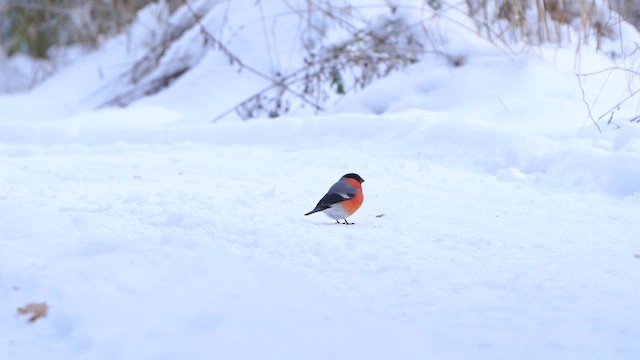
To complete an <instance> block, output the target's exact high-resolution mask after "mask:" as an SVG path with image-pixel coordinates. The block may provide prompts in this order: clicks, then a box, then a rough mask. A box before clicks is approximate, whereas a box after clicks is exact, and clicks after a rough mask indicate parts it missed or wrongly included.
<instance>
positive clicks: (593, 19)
mask: <svg viewBox="0 0 640 360" xmlns="http://www.w3.org/2000/svg"><path fill="white" fill-rule="evenodd" d="M466 3H467V8H468V11H469V16H470V17H471V18H472V19H474V21H475V23H476V26H477V28H478V29H479V31H480V32H481V33H482V34H483V35H484V36H486V37H487V38H489V39H492V40H495V41H501V42H505V43H508V44H523V43H524V44H527V45H540V44H544V43H555V44H558V45H564V44H568V43H572V42H573V43H575V42H576V41H577V43H578V44H579V43H580V42H588V41H589V40H591V39H593V40H595V42H596V45H598V44H599V43H600V42H601V41H602V40H603V39H604V38H612V37H613V36H615V25H616V24H617V23H618V22H619V18H618V14H617V13H614V12H612V11H611V10H610V9H609V4H608V1H606V0H497V1H494V0H466Z"/></svg>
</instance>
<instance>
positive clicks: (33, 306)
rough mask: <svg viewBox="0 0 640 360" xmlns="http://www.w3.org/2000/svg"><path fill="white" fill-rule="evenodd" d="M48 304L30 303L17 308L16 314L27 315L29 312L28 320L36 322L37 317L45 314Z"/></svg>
mask: <svg viewBox="0 0 640 360" xmlns="http://www.w3.org/2000/svg"><path fill="white" fill-rule="evenodd" d="M48 311H49V306H48V305H47V303H40V304H38V303H30V304H27V305H26V306H24V307H21V308H18V314H20V315H28V314H31V317H30V318H29V322H36V321H37V320H38V319H40V318H43V317H45V316H47V312H48Z"/></svg>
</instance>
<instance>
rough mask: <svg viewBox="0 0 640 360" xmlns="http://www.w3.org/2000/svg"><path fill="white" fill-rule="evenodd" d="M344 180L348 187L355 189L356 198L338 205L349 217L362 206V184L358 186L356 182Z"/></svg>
mask: <svg viewBox="0 0 640 360" xmlns="http://www.w3.org/2000/svg"><path fill="white" fill-rule="evenodd" d="M345 180H346V181H347V182H348V183H349V185H352V186H354V187H355V188H356V196H354V197H353V198H351V199H349V200H345V201H343V202H341V203H340V206H342V209H344V211H345V212H346V213H347V214H348V215H347V216H351V214H353V213H354V212H356V210H358V209H359V208H360V205H362V202H363V201H364V194H363V193H362V184H360V183H359V182H358V180H355V179H348V178H347V179H345Z"/></svg>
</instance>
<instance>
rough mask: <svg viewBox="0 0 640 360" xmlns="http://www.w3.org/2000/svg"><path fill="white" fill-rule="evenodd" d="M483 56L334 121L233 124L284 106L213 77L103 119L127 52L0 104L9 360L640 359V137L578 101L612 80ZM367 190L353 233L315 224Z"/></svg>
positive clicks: (352, 100)
mask: <svg viewBox="0 0 640 360" xmlns="http://www.w3.org/2000/svg"><path fill="white" fill-rule="evenodd" d="M251 3H253V2H251ZM225 4H226V3H225ZM247 16H249V15H247ZM252 16H253V15H252ZM252 24H253V23H252ZM253 25H255V24H253ZM258 25H259V24H258ZM255 28H256V29H257V30H253V31H260V30H259V29H260V26H255ZM628 31H630V30H628ZM250 35H251V33H249V34H241V35H238V36H242V37H243V38H247V39H248V38H250V37H251V36H250ZM628 36H629V37H634V38H635V37H637V35H635V34H630V35H628ZM256 41H257V40H256ZM457 41H462V40H457ZM465 41H467V42H468V46H466V47H464V48H465V50H466V51H465V53H464V56H465V58H466V62H465V65H463V66H462V67H459V68H453V67H451V66H449V65H448V64H447V63H446V61H444V60H442V59H439V58H434V57H430V56H426V57H425V59H424V60H423V61H421V62H420V63H418V64H416V65H414V66H412V67H410V68H408V69H406V71H404V72H400V73H396V74H394V75H392V76H390V77H388V78H385V79H383V80H381V81H378V82H376V83H374V84H373V85H372V86H370V87H369V88H367V89H365V90H364V91H361V92H358V93H353V94H350V95H348V96H346V97H345V98H344V99H342V100H341V101H340V102H339V103H338V104H336V105H335V106H333V107H332V108H331V109H330V110H329V111H328V112H327V113H325V114H321V115H319V116H310V115H308V114H305V113H304V112H300V113H294V114H292V115H291V116H287V117H281V118H278V119H255V120H251V121H246V122H241V121H239V120H237V119H235V118H234V117H233V116H231V117H230V118H227V119H225V120H224V121H220V122H217V123H213V124H212V123H210V122H209V120H211V119H212V118H214V117H215V116H216V115H218V114H219V113H220V112H222V111H225V110H227V109H228V108H229V107H230V106H232V105H233V102H232V99H234V98H238V99H242V98H243V96H245V95H242V94H251V93H252V92H254V91H256V89H259V88H261V87H262V86H263V85H264V84H263V81H264V80H263V79H255V78H252V77H251V75H250V74H249V75H247V74H237V73H235V72H234V70H230V69H229V68H227V67H226V66H228V65H227V64H224V62H223V61H222V60H221V59H222V58H215V54H208V55H206V56H204V58H203V59H202V60H201V62H200V65H199V66H198V67H196V68H195V69H194V70H193V71H192V72H190V73H187V74H186V75H185V76H184V77H183V78H181V79H180V80H178V81H177V82H176V83H175V84H174V85H173V86H172V87H170V88H168V89H167V90H166V91H164V92H162V93H160V94H157V95H155V96H151V97H148V98H143V99H141V100H139V101H137V102H135V103H134V104H132V105H131V106H129V107H127V108H102V109H96V106H97V105H98V104H100V103H101V102H102V101H103V100H104V99H105V98H106V97H108V96H109V95H110V94H106V93H104V91H102V92H101V91H99V90H100V89H103V90H104V89H105V88H109V87H110V86H111V85H112V84H113V81H114V79H116V78H117V77H118V74H117V71H116V70H115V69H116V68H117V64H118V63H119V62H122V61H123V60H122V59H123V57H124V56H125V54H127V52H126V44H127V39H126V37H125V36H123V37H119V38H115V39H113V40H110V41H109V42H107V43H106V44H105V46H104V47H102V48H101V49H100V50H97V51H96V52H93V53H90V54H86V55H85V56H82V57H79V58H78V59H77V60H76V62H75V63H74V64H73V65H71V66H70V67H68V68H66V69H65V70H63V71H61V72H60V73H58V74H57V75H55V76H53V77H52V78H50V79H49V80H48V81H46V82H45V83H43V84H41V85H40V86H38V87H37V88H35V89H33V90H31V91H29V92H26V93H20V94H11V95H9V94H6V95H2V96H0V358H1V359H212V358H216V359H613V358H615V359H637V358H639V357H640V347H639V345H638V344H639V342H638V339H640V297H639V296H638V295H639V294H640V277H639V276H640V275H639V274H640V243H638V239H639V235H640V220H638V214H639V210H640V124H637V123H633V122H628V121H626V120H625V119H627V118H631V117H633V116H634V111H635V108H634V106H635V104H633V105H630V106H623V107H621V109H620V110H619V112H617V113H616V120H615V122H616V124H617V125H619V126H620V128H619V129H617V128H616V127H615V126H613V125H610V126H607V125H606V120H603V121H601V122H600V123H599V124H600V126H601V127H602V129H603V131H602V132H598V131H597V128H596V126H595V125H594V124H593V123H592V122H591V120H590V119H589V118H588V114H587V109H586V107H585V105H584V103H583V101H582V93H581V90H580V87H579V86H578V81H577V78H576V76H575V73H576V72H590V71H595V70H598V69H602V68H605V67H607V66H612V65H613V64H614V63H613V62H612V61H611V60H610V59H608V58H607V57H606V56H605V55H603V54H602V53H595V52H592V51H590V50H588V49H585V50H584V51H583V52H582V53H581V54H580V57H579V59H576V51H575V48H572V47H570V46H569V47H567V48H562V49H557V50H551V49H546V48H542V47H541V48H539V49H538V50H539V51H536V52H532V53H529V54H522V55H517V56H512V57H508V56H505V54H504V53H503V52H502V51H501V50H499V49H497V48H493V47H491V46H487V44H485V43H483V42H482V40H480V39H477V38H468V39H467V40H465ZM288 46H289V45H288V43H283V44H281V45H280V48H282V49H283V51H284V52H285V53H289V51H290V49H289V48H288ZM451 46H452V48H459V49H462V48H463V46H462V43H455V44H452V45H451ZM284 49H286V50H284ZM247 51H248V50H247ZM138 55H139V54H138ZM578 61H579V64H580V69H578V70H579V71H578V70H577V69H576V68H575V67H576V63H577V62H578ZM264 66H265V69H266V68H268V67H269V66H272V64H264ZM97 69H101V70H100V71H98V70H97ZM220 74H224V76H222V77H221V76H220ZM242 76H244V77H242ZM234 79H235V80H234ZM238 79H244V80H243V81H244V82H242V81H239V80H238ZM231 81H236V82H234V83H231ZM605 81H606V83H605ZM0 82H1V80H0ZM603 83H605V86H606V88H605V89H606V91H602V93H600V90H601V89H603ZM628 84H629V83H628V80H627V78H626V77H625V76H624V75H622V74H617V73H616V74H613V75H611V76H609V77H607V78H606V79H599V78H598V77H597V76H595V75H594V76H593V77H590V78H589V79H588V80H587V81H586V82H585V83H584V84H583V86H584V87H585V90H586V91H585V93H586V95H587V97H588V100H589V101H590V103H591V104H592V105H593V106H594V109H593V112H594V115H596V114H599V113H601V112H602V111H604V110H606V109H607V108H610V107H612V106H613V105H615V104H616V103H617V102H618V101H620V96H621V95H620V94H621V92H622V90H621V89H624V88H625V87H626V86H627V85H628ZM227 85H229V87H227ZM236 89H242V91H243V92H242V93H241V94H240V93H238V92H235V90H236ZM598 94H600V95H599V97H597V96H598ZM218 95H220V96H218ZM241 95H242V96H241ZM216 100H220V101H216ZM222 100H224V101H222ZM349 172H356V173H358V174H359V175H361V176H362V177H363V178H364V179H365V183H364V184H363V189H364V194H365V201H364V203H363V206H362V208H361V209H360V210H359V211H358V212H356V213H355V214H354V215H353V216H352V217H350V218H349V220H350V221H354V222H355V223H356V224H355V225H352V226H344V225H338V224H335V222H334V221H333V220H331V219H328V218H326V217H325V216H323V215H321V214H320V215H318V214H315V215H312V216H308V217H305V216H303V214H304V213H306V212H308V211H309V210H311V209H312V208H313V206H314V205H315V204H316V203H317V201H318V200H319V198H320V197H321V196H322V195H323V194H324V193H325V192H326V190H327V189H328V187H329V186H330V185H331V184H333V183H334V182H335V181H336V180H337V179H338V178H339V177H340V176H342V175H343V174H345V173H349ZM32 302H46V303H47V304H48V305H49V313H48V315H47V316H46V317H45V318H43V319H40V320H38V321H36V322H35V323H29V322H27V318H26V317H24V316H21V315H18V314H17V312H16V309H17V308H19V307H21V306H24V305H26V304H27V303H32Z"/></svg>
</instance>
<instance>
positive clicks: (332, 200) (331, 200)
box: [316, 191, 356, 208]
mask: <svg viewBox="0 0 640 360" xmlns="http://www.w3.org/2000/svg"><path fill="white" fill-rule="evenodd" d="M355 196H356V193H355V191H354V192H350V193H346V192H345V193H334V192H328V193H327V194H326V195H325V196H323V197H322V199H320V201H318V205H316V208H317V207H329V206H331V205H334V204H337V203H340V202H343V201H345V200H349V199H353V198H354V197H355Z"/></svg>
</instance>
